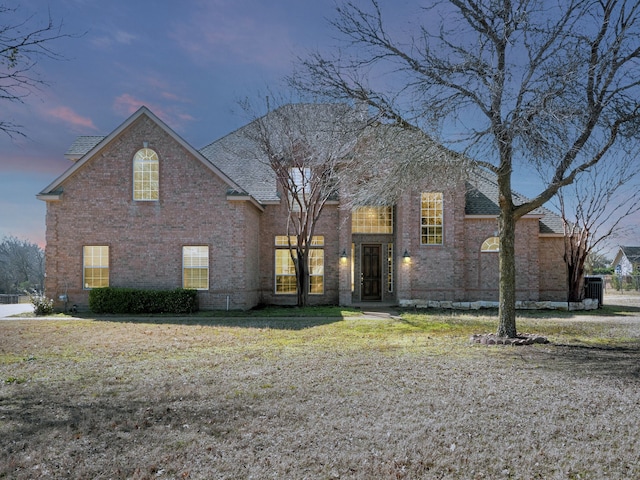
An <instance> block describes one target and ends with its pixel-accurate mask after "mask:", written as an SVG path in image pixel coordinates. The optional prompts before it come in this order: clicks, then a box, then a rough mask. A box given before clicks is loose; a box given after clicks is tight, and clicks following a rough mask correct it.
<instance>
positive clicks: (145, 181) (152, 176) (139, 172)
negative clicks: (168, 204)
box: [133, 148, 160, 201]
mask: <svg viewBox="0 0 640 480" xmlns="http://www.w3.org/2000/svg"><path fill="white" fill-rule="evenodd" d="M159 198H160V175H159V161H158V154H157V153H156V152H154V151H153V150H151V149H150V148H143V149H141V150H138V151H137V152H136V154H135V155H134V157H133V199H134V200H141V201H157V200H158V199H159Z"/></svg>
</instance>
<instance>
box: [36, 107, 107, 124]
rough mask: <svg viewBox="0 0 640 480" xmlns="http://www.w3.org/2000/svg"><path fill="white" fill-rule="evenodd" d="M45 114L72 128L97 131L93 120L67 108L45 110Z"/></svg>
mask: <svg viewBox="0 0 640 480" xmlns="http://www.w3.org/2000/svg"><path fill="white" fill-rule="evenodd" d="M45 113H46V114H47V115H49V116H50V117H53V118H56V119H58V120H62V121H63V122H66V123H69V124H71V125H73V126H74V127H80V128H83V129H90V130H97V128H96V126H95V125H94V124H93V120H91V119H90V118H87V117H83V116H81V115H79V114H77V113H76V112H74V111H73V110H71V109H70V108H69V107H57V108H52V109H49V110H47V111H46V112H45Z"/></svg>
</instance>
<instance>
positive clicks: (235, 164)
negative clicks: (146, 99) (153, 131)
mask: <svg viewBox="0 0 640 480" xmlns="http://www.w3.org/2000/svg"><path fill="white" fill-rule="evenodd" d="M283 108H296V109H303V113H304V114H305V115H311V116H318V117H320V116H325V117H326V116H328V115H331V114H332V110H333V109H335V108H336V106H335V105H331V104H305V105H292V106H286V107H283ZM298 113H299V112H298ZM254 123H255V122H252V123H249V124H247V125H245V126H244V127H241V128H239V129H238V130H236V131H234V132H232V133H230V134H228V135H226V136H224V137H222V138H220V139H219V140H216V141H215V142H213V143H211V144H209V145H207V146H206V147H204V148H202V149H201V150H200V153H201V154H202V155H203V156H204V157H205V158H206V159H207V160H209V161H210V162H211V163H212V164H213V165H215V166H216V167H217V168H218V169H219V170H220V171H222V173H224V174H225V175H227V176H228V177H229V178H230V179H231V180H232V181H233V182H235V183H236V184H237V185H238V186H240V187H241V188H242V189H243V190H244V192H247V193H249V194H250V195H251V196H252V197H253V198H255V199H256V200H257V201H258V202H260V203H270V202H277V201H279V200H280V198H279V196H278V193H277V179H276V176H275V174H274V172H273V170H272V169H271V167H270V166H269V164H268V161H267V159H266V157H265V156H264V154H262V153H261V152H259V149H257V148H256V146H255V141H254V140H252V138H251V137H252V135H251V131H252V129H253V128H255V125H254ZM105 138H106V137H104V136H97V135H93V136H80V137H78V138H76V140H75V141H74V142H73V144H72V145H71V146H70V147H69V149H68V150H67V152H66V153H65V156H67V157H68V158H71V159H72V160H78V159H79V158H81V157H82V156H84V155H85V154H87V153H88V152H89V151H91V149H93V148H94V147H95V146H96V145H98V144H99V143H100V142H101V141H102V140H103V139H105ZM466 187H467V192H466V202H465V214H467V215H491V216H493V215H495V216H497V215H499V214H500V208H499V206H498V182H497V178H496V176H495V174H493V173H491V172H489V171H487V170H484V169H480V168H476V169H474V171H473V172H472V174H471V175H470V176H469V179H468V181H467V183H466ZM244 192H236V193H238V194H244ZM231 193H233V192H231ZM514 201H515V203H516V204H522V203H525V202H527V201H528V199H527V198H526V197H524V196H522V195H520V194H518V193H516V192H514ZM531 213H532V214H534V215H535V214H537V215H541V216H542V218H541V219H540V233H546V234H562V233H563V224H562V218H561V217H560V216H559V215H557V214H555V213H553V212H551V211H550V210H548V209H546V208H544V207H541V208H537V209H535V210H534V211H533V212H531ZM623 248H628V249H638V252H637V253H635V255H636V256H638V257H640V247H623ZM625 254H627V257H628V258H629V255H630V254H628V253H627V252H626V251H625ZM631 255H634V254H631Z"/></svg>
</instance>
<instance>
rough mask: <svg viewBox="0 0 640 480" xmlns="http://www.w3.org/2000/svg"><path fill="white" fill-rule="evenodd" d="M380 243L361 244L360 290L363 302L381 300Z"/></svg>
mask: <svg viewBox="0 0 640 480" xmlns="http://www.w3.org/2000/svg"><path fill="white" fill-rule="evenodd" d="M381 270H382V269H381V262H380V245H362V270H361V272H362V291H361V295H360V298H361V300H362V301H363V302H371V301H377V300H382V275H381Z"/></svg>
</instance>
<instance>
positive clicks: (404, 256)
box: [402, 248, 411, 263]
mask: <svg viewBox="0 0 640 480" xmlns="http://www.w3.org/2000/svg"><path fill="white" fill-rule="evenodd" d="M402 261H403V262H404V263H409V262H410V261H411V255H409V252H407V249H406V248H405V249H404V253H403V254H402Z"/></svg>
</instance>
